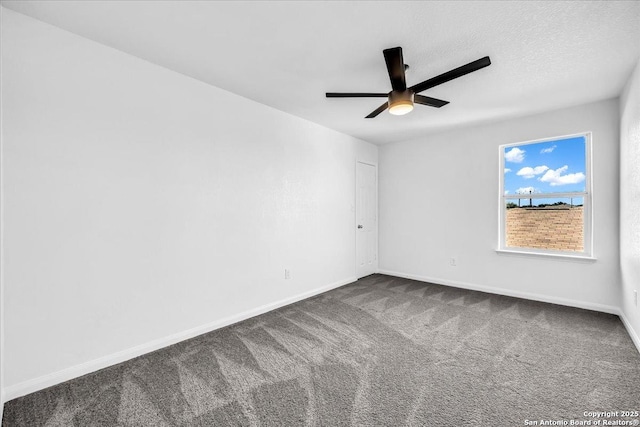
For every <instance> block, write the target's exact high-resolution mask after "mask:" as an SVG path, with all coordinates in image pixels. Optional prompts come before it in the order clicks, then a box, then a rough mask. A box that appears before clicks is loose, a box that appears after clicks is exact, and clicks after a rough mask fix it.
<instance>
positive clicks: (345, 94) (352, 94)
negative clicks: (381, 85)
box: [327, 92, 389, 98]
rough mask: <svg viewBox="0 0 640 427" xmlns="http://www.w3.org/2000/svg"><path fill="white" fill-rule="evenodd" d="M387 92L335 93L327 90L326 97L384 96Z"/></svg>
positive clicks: (386, 95)
mask: <svg viewBox="0 0 640 427" xmlns="http://www.w3.org/2000/svg"><path fill="white" fill-rule="evenodd" d="M388 96H389V94H387V93H336V92H327V98H386V97H388Z"/></svg>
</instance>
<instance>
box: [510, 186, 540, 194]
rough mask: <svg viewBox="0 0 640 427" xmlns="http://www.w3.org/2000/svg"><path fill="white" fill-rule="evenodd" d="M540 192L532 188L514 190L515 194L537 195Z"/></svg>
mask: <svg viewBox="0 0 640 427" xmlns="http://www.w3.org/2000/svg"><path fill="white" fill-rule="evenodd" d="M539 192H540V190H538V189H537V188H534V187H520V188H518V189H517V190H516V194H531V193H539Z"/></svg>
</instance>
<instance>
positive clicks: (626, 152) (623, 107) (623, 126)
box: [620, 63, 640, 349]
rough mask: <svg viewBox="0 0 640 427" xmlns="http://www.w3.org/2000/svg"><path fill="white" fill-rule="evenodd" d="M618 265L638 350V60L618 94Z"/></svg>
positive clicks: (639, 85)
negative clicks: (636, 293)
mask: <svg viewBox="0 0 640 427" xmlns="http://www.w3.org/2000/svg"><path fill="white" fill-rule="evenodd" d="M620 266H621V270H622V302H621V305H622V307H621V308H622V312H623V313H624V316H625V318H626V319H627V321H628V323H629V326H630V327H631V328H632V329H633V330H634V333H635V337H634V338H635V340H636V346H638V348H639V349H640V338H638V337H639V336H640V306H636V305H635V303H634V297H633V291H634V290H636V291H638V292H640V63H638V65H637V66H636V68H635V70H634V72H633V74H632V75H631V77H630V78H629V82H628V83H627V85H626V87H625V89H624V91H623V93H622V96H621V97H620ZM639 298H640V296H639ZM633 335H634V334H632V336H633Z"/></svg>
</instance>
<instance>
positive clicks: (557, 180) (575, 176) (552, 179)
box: [538, 165, 585, 187]
mask: <svg viewBox="0 0 640 427" xmlns="http://www.w3.org/2000/svg"><path fill="white" fill-rule="evenodd" d="M568 169H569V166H567V165H564V166H563V167H561V168H558V169H556V170H553V169H549V170H548V171H547V173H545V174H544V175H543V176H542V177H541V178H538V179H539V180H540V181H542V182H548V183H549V185H551V186H552V187H555V186H558V185H567V184H577V183H579V182H582V181H584V179H585V175H584V173H582V172H577V173H570V174H567V175H562V174H563V173H564V172H566V171H567V170H568Z"/></svg>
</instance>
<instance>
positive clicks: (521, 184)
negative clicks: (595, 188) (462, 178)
mask: <svg viewBox="0 0 640 427" xmlns="http://www.w3.org/2000/svg"><path fill="white" fill-rule="evenodd" d="M590 165H591V134H590V133H583V134H578V135H570V136H563V137H557V138H550V139H544V140H538V141H531V142H520V143H516V144H507V145H502V146H500V177H501V179H500V236H499V238H500V243H499V250H502V251H510V252H524V253H534V254H547V255H569V256H577V257H586V258H590V257H592V244H591V167H590Z"/></svg>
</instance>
